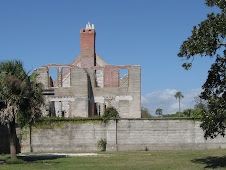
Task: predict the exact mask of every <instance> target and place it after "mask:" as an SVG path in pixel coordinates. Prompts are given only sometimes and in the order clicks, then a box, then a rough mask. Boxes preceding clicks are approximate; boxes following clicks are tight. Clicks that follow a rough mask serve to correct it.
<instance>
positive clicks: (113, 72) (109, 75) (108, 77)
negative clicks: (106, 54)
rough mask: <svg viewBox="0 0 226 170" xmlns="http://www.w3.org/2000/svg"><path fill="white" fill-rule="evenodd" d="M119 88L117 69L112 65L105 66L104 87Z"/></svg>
mask: <svg viewBox="0 0 226 170" xmlns="http://www.w3.org/2000/svg"><path fill="white" fill-rule="evenodd" d="M118 86H119V69H118V68H117V67H115V66H112V65H107V66H106V67H105V69H104V87H118Z"/></svg>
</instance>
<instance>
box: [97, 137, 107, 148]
mask: <svg viewBox="0 0 226 170" xmlns="http://www.w3.org/2000/svg"><path fill="white" fill-rule="evenodd" d="M97 146H98V148H100V149H101V151H106V147H107V140H106V139H102V138H101V139H100V140H99V141H98V143H97Z"/></svg>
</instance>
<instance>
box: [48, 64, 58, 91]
mask: <svg viewBox="0 0 226 170" xmlns="http://www.w3.org/2000/svg"><path fill="white" fill-rule="evenodd" d="M49 87H58V85H57V67H53V68H52V67H51V68H49Z"/></svg>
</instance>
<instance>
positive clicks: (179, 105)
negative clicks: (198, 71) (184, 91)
mask: <svg viewBox="0 0 226 170" xmlns="http://www.w3.org/2000/svg"><path fill="white" fill-rule="evenodd" d="M179 112H180V97H179Z"/></svg>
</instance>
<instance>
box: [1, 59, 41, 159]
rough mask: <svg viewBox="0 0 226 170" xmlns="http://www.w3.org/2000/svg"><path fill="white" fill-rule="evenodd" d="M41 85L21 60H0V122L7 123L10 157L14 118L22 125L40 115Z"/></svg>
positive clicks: (14, 129)
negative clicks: (25, 69) (26, 70)
mask: <svg viewBox="0 0 226 170" xmlns="http://www.w3.org/2000/svg"><path fill="white" fill-rule="evenodd" d="M41 87H42V86H41V84H39V83H37V82H36V81H35V75H34V74H32V75H30V76H28V74H27V73H26V72H25V71H24V68H23V64H22V62H21V61H17V60H13V61H3V62H0V122H1V123H2V124H8V125H9V132H10V153H11V159H16V138H17V136H16V119H17V120H18V121H19V120H21V125H24V124H26V123H31V122H32V121H33V120H34V119H35V118H36V117H37V116H38V115H41V111H40V106H41V105H42V104H43V98H42V93H41Z"/></svg>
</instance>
